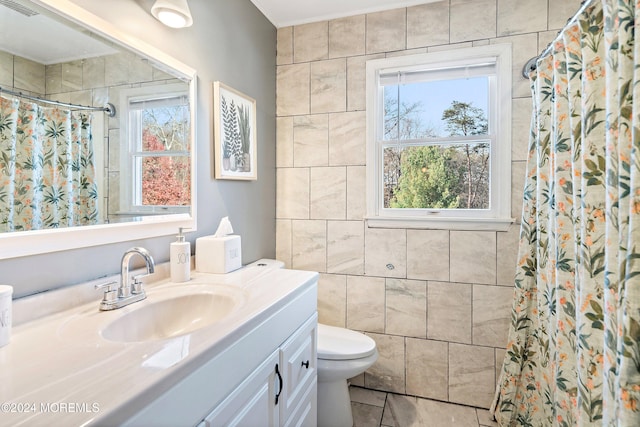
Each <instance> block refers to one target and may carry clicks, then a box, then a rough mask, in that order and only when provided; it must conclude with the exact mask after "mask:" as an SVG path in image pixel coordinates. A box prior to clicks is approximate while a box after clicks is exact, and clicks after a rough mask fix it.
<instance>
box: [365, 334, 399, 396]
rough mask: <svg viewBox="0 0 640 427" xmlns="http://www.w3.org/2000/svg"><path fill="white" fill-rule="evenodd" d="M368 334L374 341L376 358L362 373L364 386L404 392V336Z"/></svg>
mask: <svg viewBox="0 0 640 427" xmlns="http://www.w3.org/2000/svg"><path fill="white" fill-rule="evenodd" d="M368 335H369V336H371V338H373V339H374V340H375V342H376V346H377V348H378V360H377V362H376V363H374V364H373V366H372V367H371V368H369V369H368V370H367V371H366V372H365V374H364V383H365V387H367V388H372V389H375V390H388V391H391V392H394V393H404V392H405V373H404V338H403V337H396V336H393V335H382V334H368Z"/></svg>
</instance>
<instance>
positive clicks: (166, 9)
mask: <svg viewBox="0 0 640 427" xmlns="http://www.w3.org/2000/svg"><path fill="white" fill-rule="evenodd" d="M151 14H152V15H153V16H154V17H155V18H156V19H157V20H158V21H160V22H162V23H163V24H164V25H166V26H168V27H171V28H184V27H190V26H191V24H193V18H192V17H191V11H189V5H188V4H187V0H156V2H155V3H154V4H153V6H151Z"/></svg>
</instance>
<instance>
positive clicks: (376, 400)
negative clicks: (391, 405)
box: [349, 387, 387, 408]
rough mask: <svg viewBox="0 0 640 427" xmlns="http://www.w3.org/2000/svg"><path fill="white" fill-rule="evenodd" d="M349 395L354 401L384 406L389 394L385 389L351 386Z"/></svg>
mask: <svg viewBox="0 0 640 427" xmlns="http://www.w3.org/2000/svg"><path fill="white" fill-rule="evenodd" d="M349 395H350V396H351V401H352V402H358V403H364V404H366V405H372V406H378V407H380V408H384V404H385V402H386V400H387V394H386V393H385V392H383V391H377V390H369V389H366V388H362V387H349Z"/></svg>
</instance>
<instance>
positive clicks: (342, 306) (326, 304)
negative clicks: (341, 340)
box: [318, 274, 347, 328]
mask: <svg viewBox="0 0 640 427" xmlns="http://www.w3.org/2000/svg"><path fill="white" fill-rule="evenodd" d="M318 322H320V323H323V324H325V325H330V326H338V327H340V328H344V327H346V325H347V323H346V322H347V276H341V275H336V274H320V278H319V280H318Z"/></svg>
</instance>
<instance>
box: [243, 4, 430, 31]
mask: <svg viewBox="0 0 640 427" xmlns="http://www.w3.org/2000/svg"><path fill="white" fill-rule="evenodd" d="M251 1H252V2H253V4H255V5H256V7H257V8H258V9H260V11H261V12H262V13H263V14H264V15H265V16H266V17H267V19H269V21H271V23H272V24H273V25H275V26H276V27H277V28H280V27H287V26H289V25H298V24H306V23H309V22H317V21H325V20H329V19H335V18H342V17H345V16H353V15H360V14H362V13H370V12H379V11H381V10H389V9H397V8H400V7H408V6H415V5H418V4H425V3H432V2H434V1H437V0H251Z"/></svg>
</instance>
